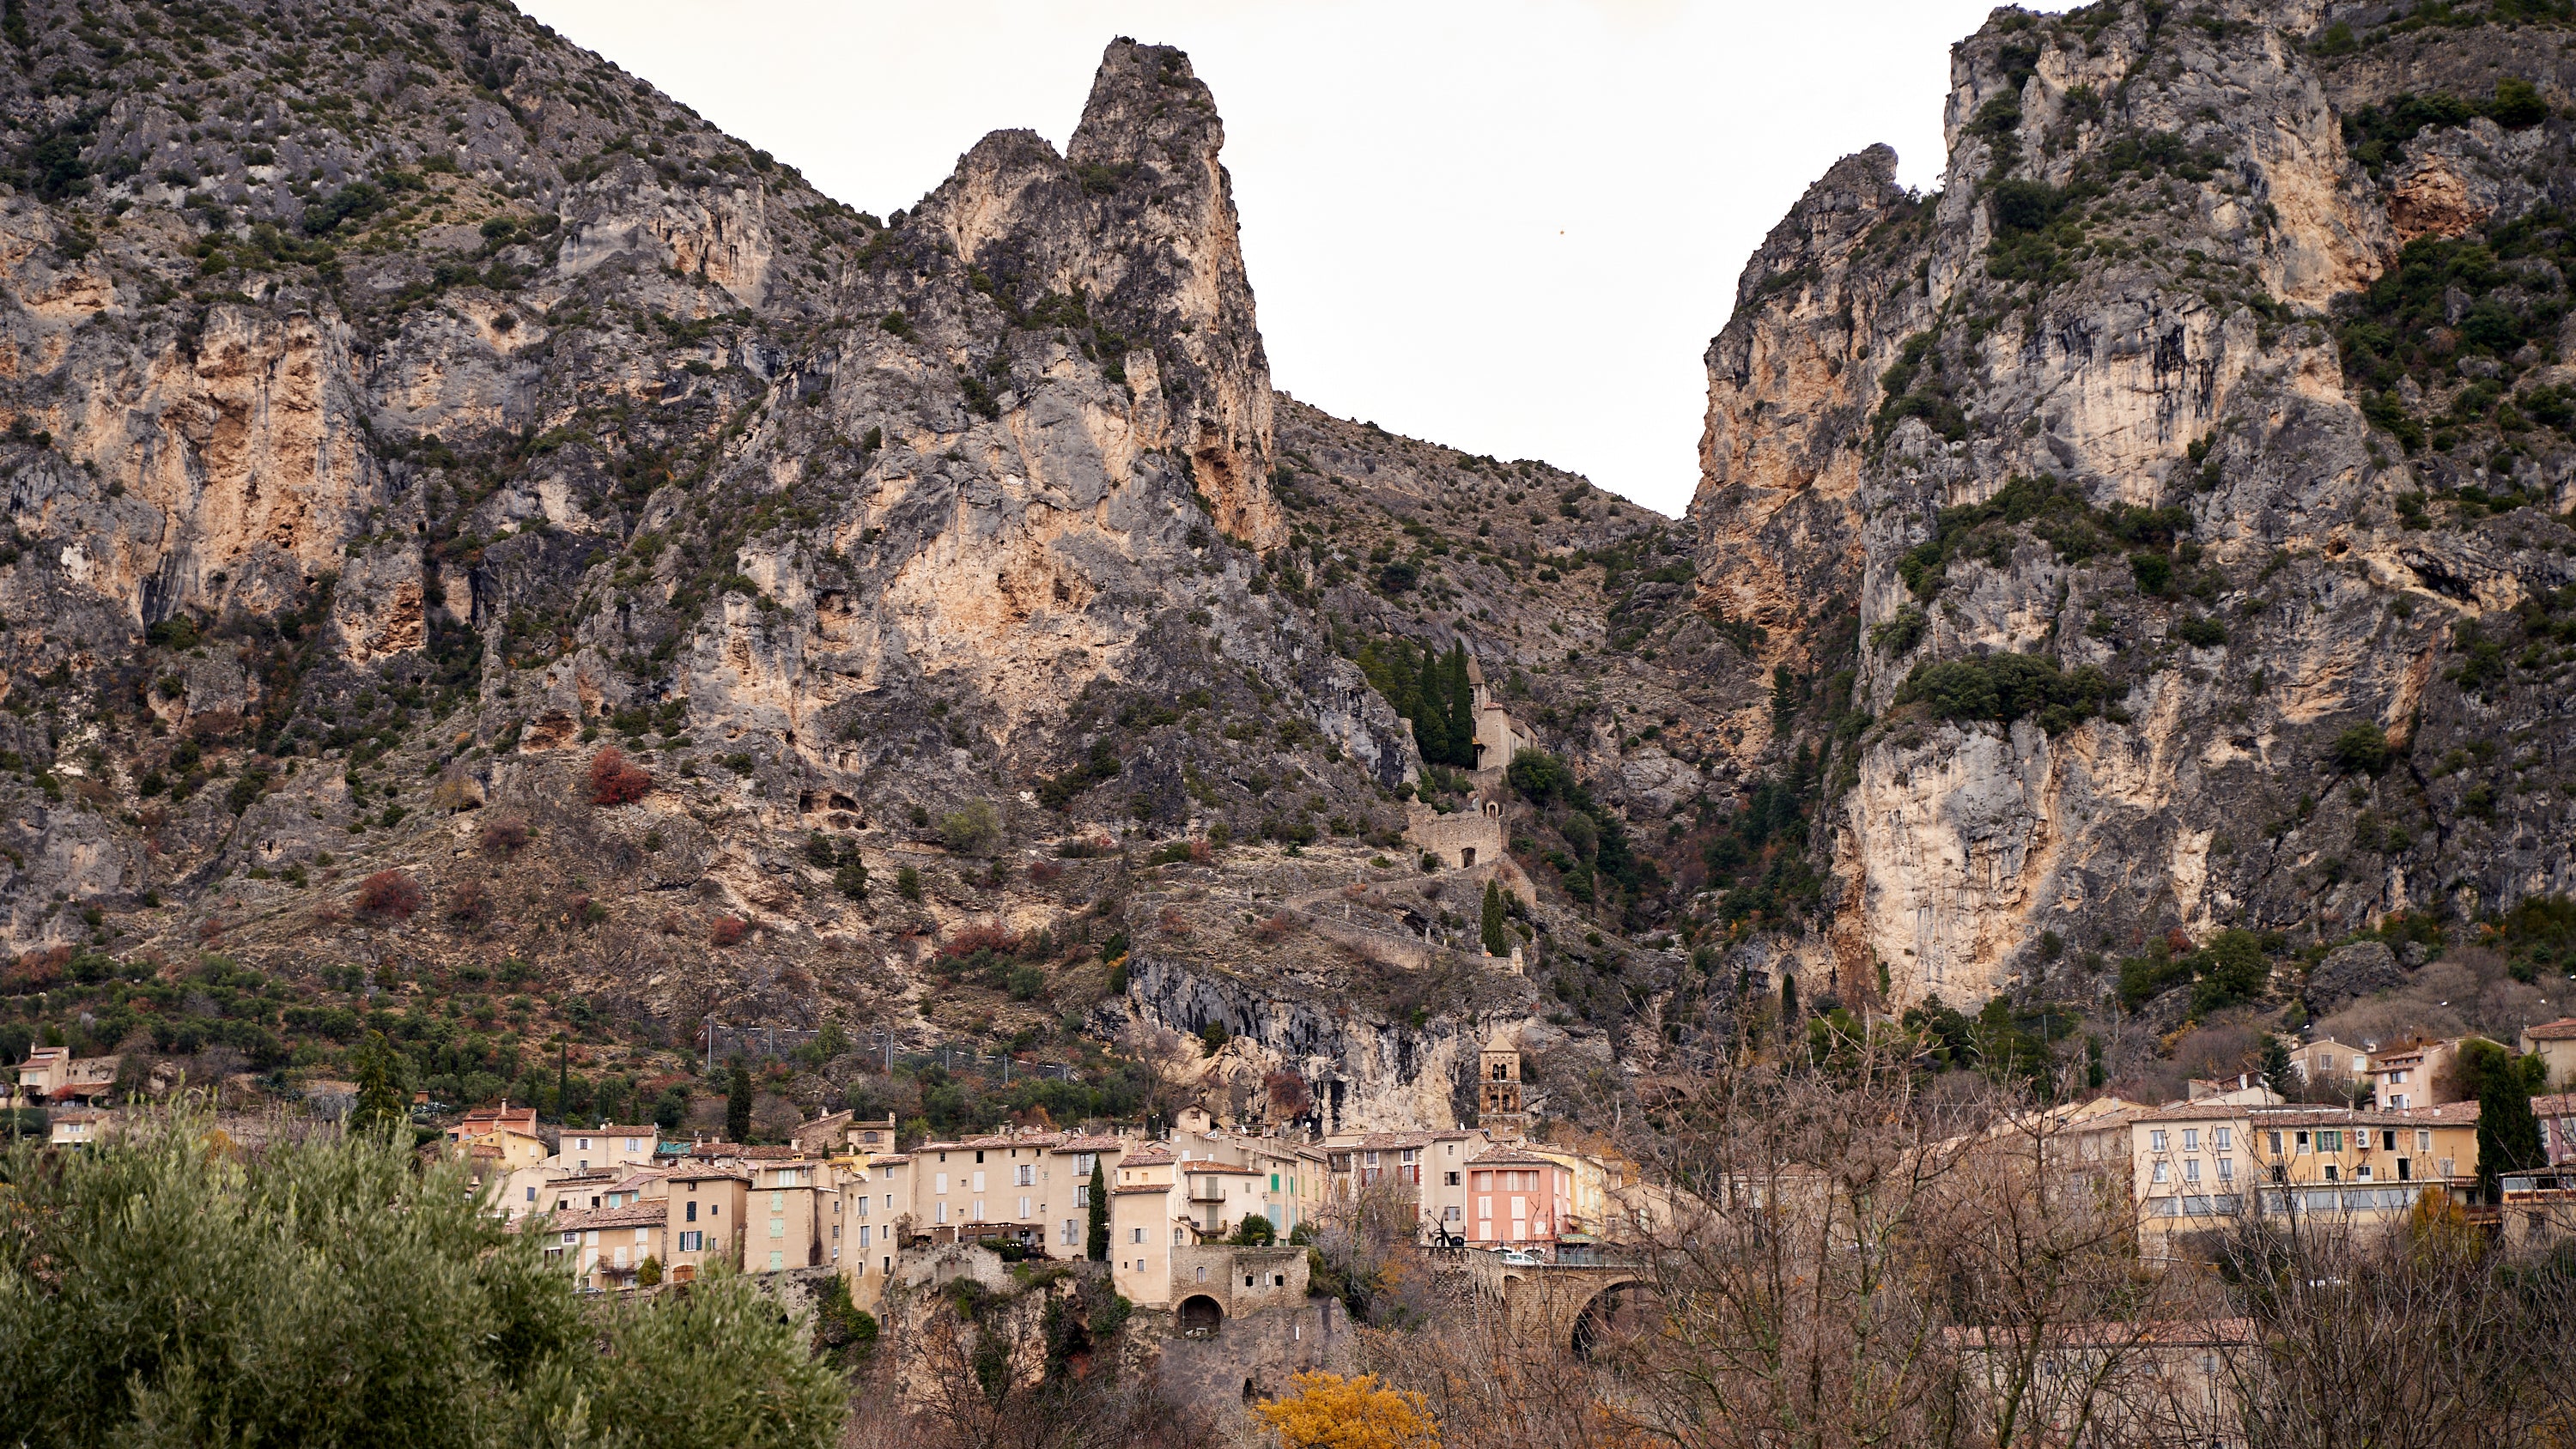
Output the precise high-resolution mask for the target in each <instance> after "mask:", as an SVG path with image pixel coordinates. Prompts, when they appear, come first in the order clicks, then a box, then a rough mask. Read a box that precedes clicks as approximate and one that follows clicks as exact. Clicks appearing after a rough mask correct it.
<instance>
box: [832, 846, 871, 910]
mask: <svg viewBox="0 0 2576 1449" xmlns="http://www.w3.org/2000/svg"><path fill="white" fill-rule="evenodd" d="M832 889H834V890H836V891H839V892H840V893H841V894H843V895H845V896H848V897H849V898H850V899H851V900H854V901H861V900H866V899H867V896H868V868H867V866H866V864H865V863H863V862H862V861H860V859H859V858H858V857H857V856H856V855H853V856H851V857H850V858H849V859H848V860H846V861H844V862H842V864H841V866H840V868H839V869H837V870H835V871H833V872H832Z"/></svg>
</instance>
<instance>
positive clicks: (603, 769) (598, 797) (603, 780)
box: [590, 745, 653, 806]
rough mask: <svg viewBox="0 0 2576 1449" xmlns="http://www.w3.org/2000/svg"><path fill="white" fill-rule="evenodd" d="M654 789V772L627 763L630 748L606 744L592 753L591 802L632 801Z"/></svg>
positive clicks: (608, 804)
mask: <svg viewBox="0 0 2576 1449" xmlns="http://www.w3.org/2000/svg"><path fill="white" fill-rule="evenodd" d="M652 789H653V777H652V775H650V774H649V773H647V772H645V771H644V770H642V769H640V768H638V767H637V766H635V765H631V764H629V763H627V760H626V752H625V751H623V750H620V749H619V748H617V746H615V745H608V746H605V747H603V748H602V749H601V750H600V752H599V753H598V754H595V755H593V756H591V757H590V803H591V804H593V805H607V806H618V805H632V804H634V803H635V802H636V801H638V800H641V799H643V798H644V797H645V796H646V795H647V794H649V793H651V791H652Z"/></svg>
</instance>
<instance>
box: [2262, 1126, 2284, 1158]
mask: <svg viewBox="0 0 2576 1449" xmlns="http://www.w3.org/2000/svg"><path fill="white" fill-rule="evenodd" d="M2263 1135H2264V1136H2265V1137H2268V1138H2270V1139H2271V1143H2270V1146H2271V1149H2272V1155H2273V1156H2274V1157H2278V1156H2280V1155H2281V1134H2280V1133H2278V1132H2266V1133H2264V1134H2263Z"/></svg>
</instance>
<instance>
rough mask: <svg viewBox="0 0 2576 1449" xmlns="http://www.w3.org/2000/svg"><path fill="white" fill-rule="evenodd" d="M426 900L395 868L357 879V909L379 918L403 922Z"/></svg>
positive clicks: (410, 880)
mask: <svg viewBox="0 0 2576 1449" xmlns="http://www.w3.org/2000/svg"><path fill="white" fill-rule="evenodd" d="M426 899H428V897H427V895H426V894H424V893H423V892H422V890H421V888H420V886H419V884H418V883H417V882H415V881H414V880H413V879H412V878H411V877H410V876H407V875H405V874H403V873H402V872H401V871H398V870H380V871H377V872H376V873H375V874H374V875H371V876H369V877H367V878H366V879H365V880H362V881H360V882H358V902H357V904H358V909H359V910H360V911H361V912H363V913H365V914H366V915H369V916H372V917H374V918H375V919H377V920H379V921H407V920H409V919H411V915H412V912H414V911H417V910H419V909H420V907H421V903H422V902H423V901H424V900H426Z"/></svg>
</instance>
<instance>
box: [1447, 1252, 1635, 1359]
mask: <svg viewBox="0 0 2576 1449" xmlns="http://www.w3.org/2000/svg"><path fill="white" fill-rule="evenodd" d="M1460 1256H1462V1257H1464V1258H1465V1259H1466V1260H1467V1263H1466V1267H1467V1278H1468V1281H1469V1282H1470V1283H1472V1284H1473V1285H1474V1287H1475V1290H1476V1291H1477V1292H1478V1293H1480V1294H1483V1295H1485V1296H1487V1297H1489V1298H1492V1299H1494V1300H1495V1301H1497V1302H1500V1303H1501V1304H1502V1305H1503V1314H1504V1321H1505V1322H1507V1323H1508V1324H1509V1325H1510V1326H1511V1328H1512V1330H1513V1331H1514V1332H1516V1333H1520V1334H1523V1335H1529V1336H1538V1335H1544V1336H1545V1337H1546V1338H1547V1339H1548V1340H1549V1341H1550V1342H1553V1343H1555V1344H1557V1345H1559V1346H1560V1347H1563V1348H1567V1349H1570V1350H1572V1351H1573V1352H1575V1353H1577V1354H1583V1355H1589V1354H1590V1353H1591V1351H1592V1346H1593V1345H1594V1344H1595V1343H1597V1342H1599V1341H1600V1338H1601V1336H1602V1334H1604V1333H1605V1332H1612V1331H1626V1330H1629V1329H1632V1328H1634V1327H1636V1326H1637V1315H1638V1313H1639V1311H1640V1310H1641V1309H1642V1308H1643V1306H1644V1305H1645V1304H1646V1303H1647V1302H1648V1301H1649V1299H1650V1296H1651V1295H1652V1293H1653V1287H1652V1284H1651V1281H1650V1279H1649V1277H1648V1274H1647V1272H1646V1269H1645V1265H1643V1264H1641V1263H1632V1262H1598V1263H1536V1264H1513V1263H1505V1262H1504V1261H1503V1255H1502V1254H1501V1253H1498V1252H1482V1251H1476V1250H1469V1251H1467V1252H1465V1253H1463V1254H1461V1255H1460Z"/></svg>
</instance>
